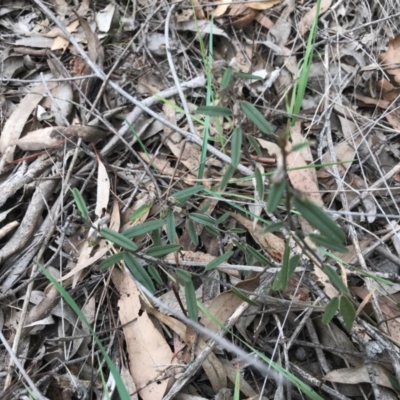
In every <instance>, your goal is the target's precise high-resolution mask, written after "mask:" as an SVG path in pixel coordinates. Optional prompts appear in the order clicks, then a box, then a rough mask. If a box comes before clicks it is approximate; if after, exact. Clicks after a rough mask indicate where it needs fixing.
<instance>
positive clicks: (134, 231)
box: [122, 219, 165, 239]
mask: <svg viewBox="0 0 400 400" xmlns="http://www.w3.org/2000/svg"><path fill="white" fill-rule="evenodd" d="M164 224H165V221H163V220H161V219H157V220H154V221H146V222H143V223H142V224H139V225H136V226H133V227H132V228H128V229H126V230H125V231H123V232H122V234H123V235H124V236H125V237H127V238H128V239H131V238H133V237H137V236H141V235H144V234H145V233H148V232H152V231H155V230H157V229H160V228H161V227H162V226H163V225H164Z"/></svg>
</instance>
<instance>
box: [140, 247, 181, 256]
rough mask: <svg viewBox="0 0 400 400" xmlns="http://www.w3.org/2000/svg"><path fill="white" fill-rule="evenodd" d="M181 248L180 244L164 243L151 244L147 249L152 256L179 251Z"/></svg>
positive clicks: (147, 252)
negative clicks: (158, 244)
mask: <svg viewBox="0 0 400 400" xmlns="http://www.w3.org/2000/svg"><path fill="white" fill-rule="evenodd" d="M180 248H181V246H180V245H179V244H164V245H161V246H151V247H149V248H148V249H147V250H146V254H147V255H148V256H151V257H163V256H166V255H167V254H170V253H173V252H174V251H178V250H179V249H180Z"/></svg>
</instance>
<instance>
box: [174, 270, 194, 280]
mask: <svg viewBox="0 0 400 400" xmlns="http://www.w3.org/2000/svg"><path fill="white" fill-rule="evenodd" d="M175 272H176V275H178V278H179V279H181V280H182V282H183V284H185V283H188V282H191V281H192V275H191V273H190V272H188V271H186V270H184V269H182V268H176V269H175Z"/></svg>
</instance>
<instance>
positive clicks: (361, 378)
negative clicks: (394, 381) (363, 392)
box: [322, 364, 392, 389]
mask: <svg viewBox="0 0 400 400" xmlns="http://www.w3.org/2000/svg"><path fill="white" fill-rule="evenodd" d="M373 369H374V376H375V379H376V383H377V384H378V385H381V386H385V387H387V388H391V389H392V385H391V384H390V381H389V376H390V375H391V374H390V372H389V371H388V370H387V369H386V368H384V367H382V366H381V365H379V364H373ZM322 379H324V380H325V381H329V382H336V383H347V384H350V385H356V384H358V383H370V382H371V381H370V378H369V375H368V372H367V369H366V368H365V367H364V366H360V367H358V368H341V369H336V370H334V371H330V372H328V373H327V374H326V375H325V376H324V377H323V378H322Z"/></svg>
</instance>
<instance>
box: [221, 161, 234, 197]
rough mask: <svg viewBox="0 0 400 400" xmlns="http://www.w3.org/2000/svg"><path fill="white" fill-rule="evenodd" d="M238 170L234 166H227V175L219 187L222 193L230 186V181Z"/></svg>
mask: <svg viewBox="0 0 400 400" xmlns="http://www.w3.org/2000/svg"><path fill="white" fill-rule="evenodd" d="M235 171H236V169H235V167H233V166H232V165H230V164H229V165H226V167H225V173H224V176H223V177H222V179H221V182H220V184H219V185H218V188H219V190H220V191H222V192H223V191H224V190H225V189H226V187H227V186H228V183H229V181H230V180H231V178H232V176H233V174H234V173H235Z"/></svg>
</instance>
